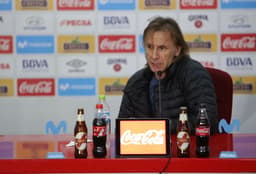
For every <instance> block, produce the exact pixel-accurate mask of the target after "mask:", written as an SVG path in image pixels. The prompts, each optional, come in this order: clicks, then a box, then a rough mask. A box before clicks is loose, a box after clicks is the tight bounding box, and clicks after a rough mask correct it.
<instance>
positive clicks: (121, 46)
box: [99, 35, 135, 53]
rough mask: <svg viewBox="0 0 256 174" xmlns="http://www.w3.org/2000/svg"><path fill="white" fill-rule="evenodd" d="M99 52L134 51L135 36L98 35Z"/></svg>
mask: <svg viewBox="0 0 256 174" xmlns="http://www.w3.org/2000/svg"><path fill="white" fill-rule="evenodd" d="M99 52H101V53H116V52H118V53H120V52H124V53H131V52H135V36H134V35H126V36H122V35H120V36H99Z"/></svg>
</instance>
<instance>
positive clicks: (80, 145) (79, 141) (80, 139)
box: [75, 132, 87, 150]
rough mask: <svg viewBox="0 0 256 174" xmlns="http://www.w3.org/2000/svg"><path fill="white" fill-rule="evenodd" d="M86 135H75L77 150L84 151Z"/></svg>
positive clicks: (80, 133) (83, 133)
mask: <svg viewBox="0 0 256 174" xmlns="http://www.w3.org/2000/svg"><path fill="white" fill-rule="evenodd" d="M86 139H87V135H86V133H85V132H78V133H77V134H76V135H75V146H76V148H77V149H78V150H84V149H85V148H86V145H87V142H86Z"/></svg>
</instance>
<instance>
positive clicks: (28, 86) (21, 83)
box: [18, 79, 55, 96]
mask: <svg viewBox="0 0 256 174" xmlns="http://www.w3.org/2000/svg"><path fill="white" fill-rule="evenodd" d="M54 89H55V84H54V79H18V95H19V96H53V95H54V94H55V90H54Z"/></svg>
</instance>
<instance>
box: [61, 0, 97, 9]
mask: <svg viewBox="0 0 256 174" xmlns="http://www.w3.org/2000/svg"><path fill="white" fill-rule="evenodd" d="M57 8H58V10H92V9H93V8H94V1H93V0H58V2H57Z"/></svg>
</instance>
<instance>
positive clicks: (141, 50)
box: [138, 34, 145, 53]
mask: <svg viewBox="0 0 256 174" xmlns="http://www.w3.org/2000/svg"><path fill="white" fill-rule="evenodd" d="M138 45H139V51H140V53H144V52H145V50H144V47H143V36H142V35H141V34H140V35H139V41H138Z"/></svg>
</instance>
